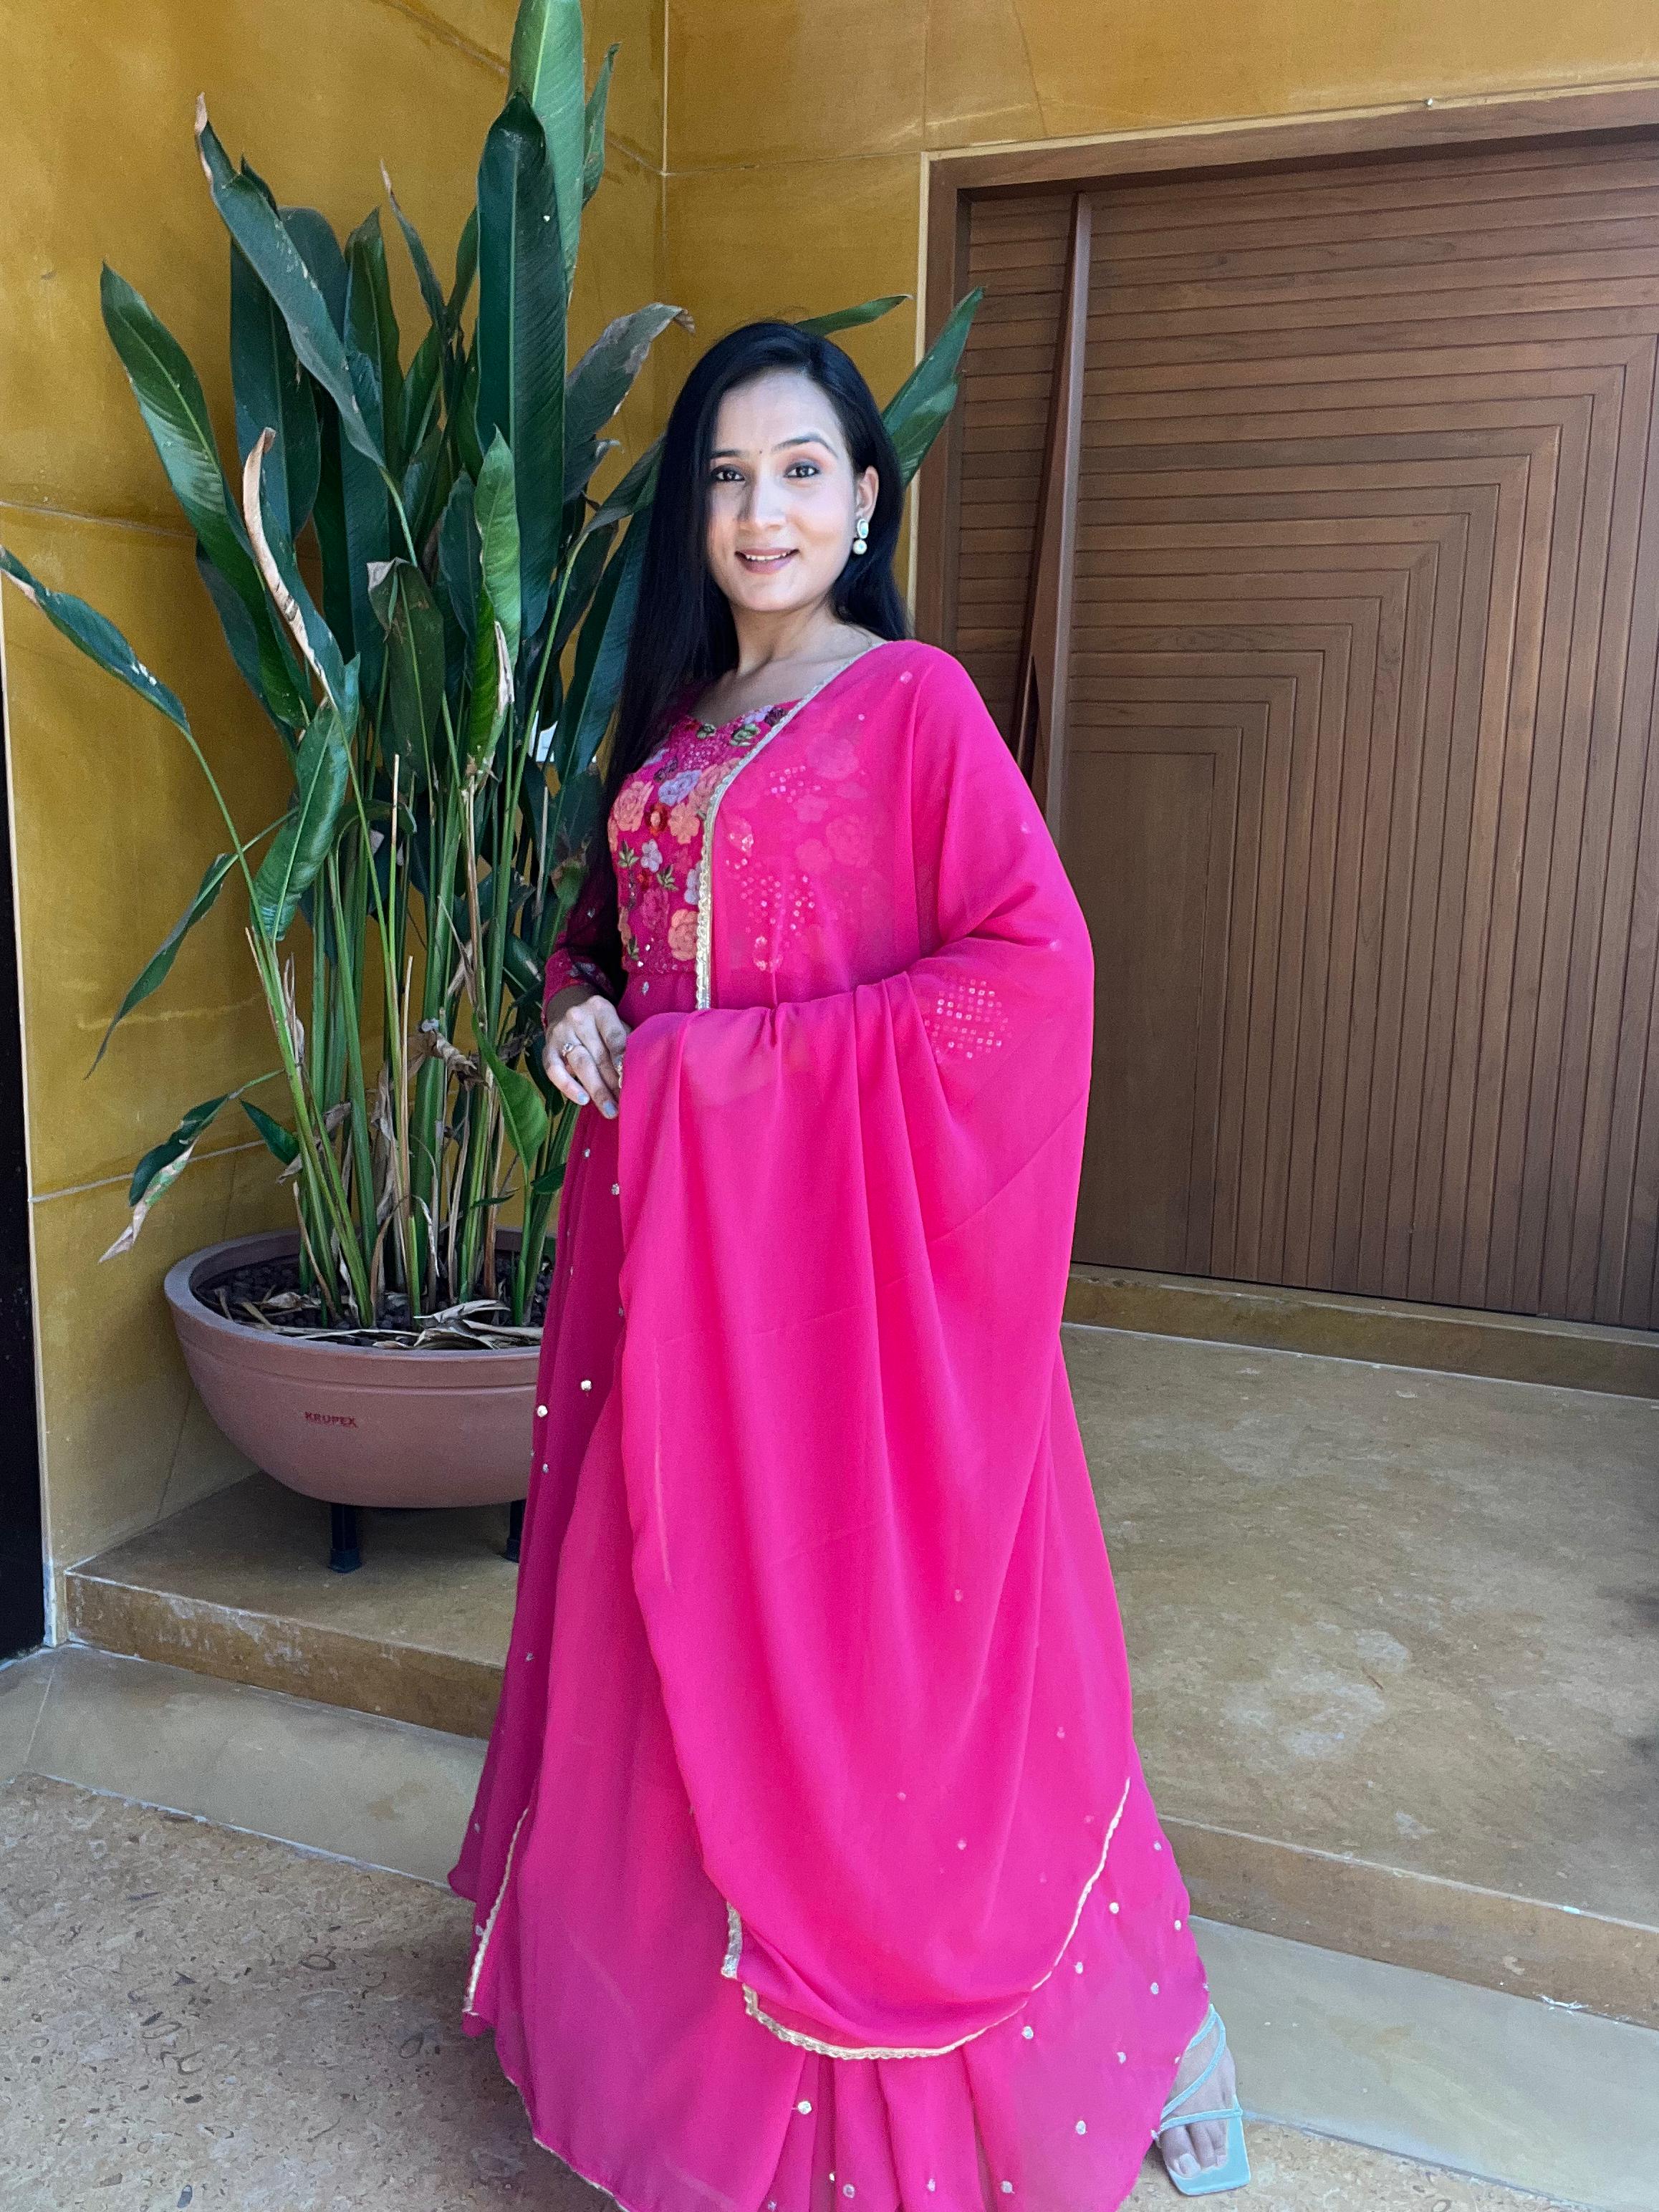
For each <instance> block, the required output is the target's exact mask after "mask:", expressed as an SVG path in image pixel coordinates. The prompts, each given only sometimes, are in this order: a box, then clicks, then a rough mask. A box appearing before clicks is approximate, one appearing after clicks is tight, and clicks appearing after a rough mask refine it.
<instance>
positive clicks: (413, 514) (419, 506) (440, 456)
mask: <svg viewBox="0 0 1659 2212" xmlns="http://www.w3.org/2000/svg"><path fill="white" fill-rule="evenodd" d="M454 481H455V456H454V453H453V449H452V447H451V445H450V442H449V440H448V438H447V436H446V435H444V426H443V424H442V423H441V422H434V424H433V425H432V428H430V429H429V430H428V432H427V434H426V438H425V441H424V442H423V443H422V446H421V447H420V450H419V451H418V452H417V453H415V454H413V455H412V456H411V457H410V464H409V466H408V467H407V468H406V469H405V470H404V481H403V489H402V496H403V502H404V513H405V514H406V515H407V516H408V517H409V531H410V537H411V538H413V539H414V541H415V543H416V544H417V545H423V544H425V543H426V541H427V538H428V534H429V532H430V531H431V529H432V526H433V524H434V523H435V522H436V521H437V520H438V518H439V516H440V515H441V513H442V512H443V503H444V501H445V500H446V499H447V497H448V496H449V493H450V490H451V488H452V487H453V483H454ZM392 542H393V543H394V544H396V543H397V542H398V541H397V539H396V538H394V539H393V541H392Z"/></svg>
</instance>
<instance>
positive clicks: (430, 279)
mask: <svg viewBox="0 0 1659 2212" xmlns="http://www.w3.org/2000/svg"><path fill="white" fill-rule="evenodd" d="M380 181H381V183H382V184H383V185H385V186H386V197H387V199H389V200H390V201H391V203H392V214H393V215H395V216H397V218H398V229H399V230H400V231H402V233H403V234H404V245H405V246H407V247H408V248H409V258H410V261H411V262H412V263H413V264H414V268H415V281H416V283H417V284H418V285H419V286H420V288H421V297H422V300H423V301H425V303H426V312H427V313H428V316H429V317H430V318H431V321H432V327H433V330H434V331H435V333H436V334H437V337H438V339H439V342H440V343H442V342H443V341H444V340H445V339H447V337H448V334H449V309H448V306H447V302H446V301H445V299H444V292H443V286H442V285H441V284H440V283H439V282H438V272H437V270H435V268H434V267H433V265H432V256H431V255H430V254H429V253H428V252H427V250H426V247H425V246H424V245H423V244H422V240H421V234H420V232H419V231H418V230H416V228H415V226H414V224H413V223H412V222H410V219H409V217H408V216H406V215H405V214H404V211H403V209H402V208H401V207H400V206H399V205H398V195H397V193H396V192H394V191H392V179H391V177H390V175H389V174H388V173H387V170H386V163H385V162H384V161H382V162H381V164H380Z"/></svg>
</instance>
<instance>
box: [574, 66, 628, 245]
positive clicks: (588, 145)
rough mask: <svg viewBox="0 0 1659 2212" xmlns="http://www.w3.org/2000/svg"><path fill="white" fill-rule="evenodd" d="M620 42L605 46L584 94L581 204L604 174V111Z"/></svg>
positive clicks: (587, 199)
mask: <svg viewBox="0 0 1659 2212" xmlns="http://www.w3.org/2000/svg"><path fill="white" fill-rule="evenodd" d="M620 52H622V48H621V47H620V46H607V47H606V48H605V59H604V60H603V61H602V62H601V63H600V64H599V75H598V76H596V77H595V78H594V80H593V89H592V92H590V93H589V94H588V95H587V110H586V115H585V116H584V118H583V122H584V126H585V127H584V131H583V146H584V149H585V150H584V152H583V155H582V205H583V206H584V207H586V205H587V203H588V202H589V200H591V199H592V197H593V195H594V193H595V192H596V191H598V190H599V182H600V179H602V178H603V177H604V175H605V108H606V106H607V105H608V104H609V102H610V99H611V70H613V69H614V68H615V67H616V65H617V55H618V54H619V53H620Z"/></svg>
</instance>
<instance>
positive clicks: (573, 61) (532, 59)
mask: <svg viewBox="0 0 1659 2212" xmlns="http://www.w3.org/2000/svg"><path fill="white" fill-rule="evenodd" d="M584 82H585V70H584V66H583V62H582V11H581V0H522V4H521V5H520V9H519V15H518V21H516V22H515V23H514V24H513V52H512V55H511V58H510V59H509V61H508V64H507V89H508V91H509V92H510V93H517V94H520V97H521V98H523V99H525V100H528V101H529V103H530V105H531V106H532V108H534V110H535V112H536V114H537V117H538V119H539V121H540V123H541V126H542V131H543V133H544V137H545V138H546V141H547V152H548V158H549V160H550V161H551V163H552V165H553V175H554V180H555V193H556V201H557V220H558V227H559V237H560V240H561V243H562V252H563V255H564V287H565V290H566V292H567V294H568V292H569V290H570V289H571V287H572V285H573V284H574V282H575V277H576V246H577V241H578V240H579V238H580V232H581V215H582V188H583V182H584V178H585V173H586V166H587V131H588V125H587V104H586V100H585V98H584V96H583V87H584ZM508 442H509V444H511V445H512V447H513V451H514V453H517V452H518V450H519V447H518V442H517V441H516V440H509V441H508Z"/></svg>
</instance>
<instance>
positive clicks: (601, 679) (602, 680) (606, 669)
mask: <svg viewBox="0 0 1659 2212" xmlns="http://www.w3.org/2000/svg"><path fill="white" fill-rule="evenodd" d="M644 565H645V525H644V523H643V522H642V521H638V522H635V524H634V525H633V526H631V527H630V529H629V532H628V535H627V537H626V538H623V544H622V550H621V551H620V552H619V553H617V555H615V556H613V558H612V559H611V563H610V565H609V567H608V568H606V569H605V574H604V575H603V576H602V577H601V578H600V579H599V589H598V590H597V591H596V592H594V594H593V605H592V607H591V608H590V609H589V611H588V616H587V620H586V622H585V623H583V624H582V630H581V636H580V639H579V640H578V641H577V645H576V665H575V667H574V669H573V671H571V678H570V689H569V691H568V693H567V694H566V696H565V702H564V711H563V713H562V714H561V716H560V718H559V722H560V728H559V747H558V758H559V773H560V775H561V776H565V775H580V773H581V771H582V770H583V769H585V768H586V766H587V765H588V763H589V762H590V761H591V760H592V757H593V756H594V754H595V753H596V752H597V751H598V750H599V744H600V740H601V739H602V738H604V736H605V731H606V729H607V728H608V727H609V726H610V721H611V714H612V713H613V712H614V710H615V708H616V704H617V697H618V696H619V695H620V693H621V690H622V679H623V666H624V665H625V664H626V662H627V659H628V637H629V631H630V630H631V629H633V627H634V615H635V609H636V608H637V606H638V605H639V596H640V571H641V568H643V566H644Z"/></svg>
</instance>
